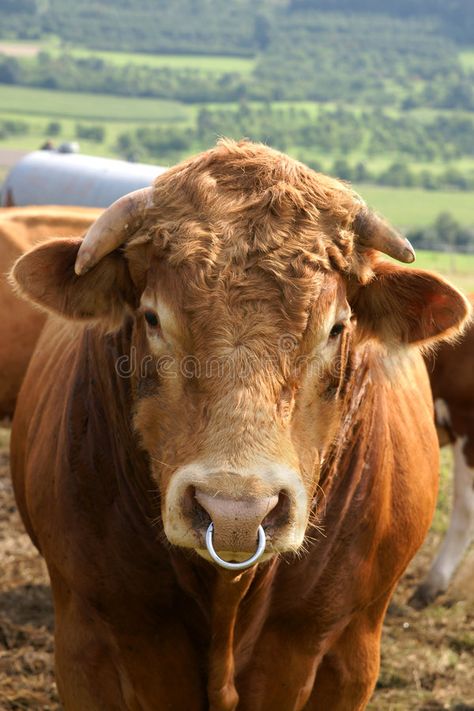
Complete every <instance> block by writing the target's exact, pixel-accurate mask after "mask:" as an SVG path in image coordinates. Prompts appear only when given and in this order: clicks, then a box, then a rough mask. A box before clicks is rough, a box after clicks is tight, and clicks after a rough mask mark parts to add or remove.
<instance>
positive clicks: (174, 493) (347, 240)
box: [12, 142, 468, 711]
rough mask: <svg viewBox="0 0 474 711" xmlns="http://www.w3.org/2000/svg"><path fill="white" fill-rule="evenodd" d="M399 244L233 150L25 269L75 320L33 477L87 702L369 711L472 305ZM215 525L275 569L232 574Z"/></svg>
mask: <svg viewBox="0 0 474 711" xmlns="http://www.w3.org/2000/svg"><path fill="white" fill-rule="evenodd" d="M377 250H380V251H384V252H386V253H388V254H390V255H392V256H394V257H396V258H398V259H399V260H402V261H407V262H409V261H412V259H413V251H412V249H411V247H410V245H409V243H407V242H406V241H405V240H403V239H402V238H400V237H399V236H397V235H396V234H395V233H394V232H393V231H392V230H391V229H390V228H389V227H388V226H387V225H386V224H385V223H383V222H382V221H381V220H380V219H379V218H376V217H375V216H374V215H372V214H371V213H370V212H369V211H368V209H367V208H366V206H365V205H364V204H363V203H362V202H361V200H360V198H358V196H357V195H355V194H354V193H353V192H352V191H351V190H350V189H349V188H348V187H346V186H344V185H342V184H341V183H338V182H337V181H334V180H331V179H329V178H327V177H325V176H322V175H318V174H316V173H314V172H312V171H311V170H309V169H308V168H306V167H305V166H303V165H301V164H299V163H297V162H295V161H293V160H291V159H289V158H288V157H286V156H284V155H282V154H279V153H276V152H274V151H271V150H270V149H268V148H265V147H263V146H257V145H252V144H247V143H243V144H234V143H231V142H222V143H220V144H219V145H218V146H217V147H216V148H215V149H213V150H211V151H208V152H207V153H205V154H202V155H200V156H198V157H196V158H194V159H191V160H189V161H186V162H185V163H183V164H180V165H178V166H176V167H175V168H173V169H171V170H170V171H169V172H167V173H166V174H164V175H162V176H160V178H159V179H158V180H157V181H156V183H155V186H154V189H153V190H145V191H140V192H139V193H138V194H135V195H133V196H129V197H127V198H125V199H123V200H120V201H119V202H118V203H117V204H115V205H114V206H112V207H111V208H110V209H109V210H107V211H106V212H105V213H104V215H103V216H101V217H100V218H99V219H98V220H97V222H96V223H94V225H93V226H92V228H91V229H90V230H89V232H88V234H87V235H86V237H85V239H84V241H83V242H82V244H81V241H80V240H73V239H69V240H56V241H54V242H51V243H46V244H44V245H42V246H40V247H38V248H36V249H35V250H33V251H31V252H30V253H28V254H27V255H25V256H24V257H22V258H21V259H20V260H19V261H18V262H17V264H16V267H15V269H14V272H13V274H14V280H15V282H16V284H17V287H18V288H19V289H20V290H21V292H22V293H23V294H24V295H25V296H26V297H27V298H29V299H30V300H32V301H33V302H35V303H36V304H38V305H40V306H42V307H43V308H45V309H46V310H48V311H49V312H50V313H51V314H53V316H52V317H51V320H50V321H49V322H48V324H47V325H46V327H45V329H44V331H43V333H42V336H41V338H40V341H39V344H38V349H37V351H36V353H35V356H34V358H33V359H32V361H31V364H30V367H29V370H28V374H27V376H26V379H25V381H24V384H23V386H22V391H21V393H20V397H19V402H18V407H17V411H16V414H15V420H14V424H13V431H12V471H13V478H14V486H15V491H16V496H17V501H18V505H19V508H20V511H21V513H22V516H23V520H24V522H25V526H26V527H27V529H28V531H29V533H30V535H31V537H32V539H33V541H35V543H36V545H37V546H38V547H39V549H40V550H41V552H42V553H43V555H44V556H45V558H46V560H47V563H48V569H49V572H50V576H51V583H52V589H53V595H54V605H55V612H56V625H55V635H56V674H57V680H58V686H59V690H60V693H61V696H62V698H63V701H64V704H65V707H66V709H68V710H70V709H77V710H78V711H79V710H80V711H83V709H91V710H94V709H100V710H101V711H102V709H104V708H106V709H109V708H110V709H112V708H114V709H129V708H141V709H150V710H151V709H156V708H160V709H161V708H163V709H165V708H169V709H173V710H176V711H180V710H183V711H204V709H208V708H209V709H212V711H232V710H233V709H236V708H239V709H241V710H242V711H250V710H253V709H261V710H262V711H263V710H267V711H270V710H271V711H300V710H301V709H303V708H304V709H307V710H309V709H311V710H313V709H324V710H326V709H328V708H330V709H331V711H355V710H356V709H363V708H364V707H365V705H366V703H367V701H368V699H369V697H370V695H371V692H372V689H373V687H374V684H375V680H376V678H377V673H378V666H379V645H380V634H381V627H382V621H383V617H384V613H385V610H386V607H387V604H388V601H389V599H390V596H391V593H392V591H393V589H394V586H395V584H396V582H397V580H398V578H399V577H400V575H401V574H402V572H403V570H404V569H405V567H406V565H407V563H408V561H409V560H410V558H411V557H412V556H413V554H414V553H415V551H416V550H417V548H418V547H419V545H420V544H421V542H422V541H423V538H424V536H425V534H426V531H427V529H428V527H429V524H430V521H431V517H432V513H433V510H434V506H435V500H436V487H437V477H438V447H437V441H436V433H435V428H434V424H433V412H432V403H431V393H430V390H429V383H428V378H427V375H426V369H425V368H424V365H423V361H422V358H421V355H420V353H419V352H418V347H419V346H420V345H421V346H423V345H425V344H428V343H432V342H434V341H436V340H438V339H440V338H443V337H445V336H446V335H452V334H453V333H455V332H456V330H457V329H458V328H459V327H460V326H461V325H462V323H463V322H464V320H465V319H466V317H467V314H468V304H467V302H466V301H465V299H464V298H463V297H462V295H461V294H460V293H459V292H457V291H456V290H455V289H454V288H453V287H451V286H450V285H449V284H447V282H445V281H444V280H443V279H441V278H439V277H437V276H435V275H433V274H430V273H427V272H421V271H418V270H412V269H406V268H402V267H400V266H395V265H393V264H390V263H388V262H386V261H382V260H381V259H380V258H379V256H378V254H377ZM58 316H60V317H62V318H63V319H65V321H61V320H60V318H58ZM94 324H95V325H94ZM125 376H127V377H125ZM211 524H214V534H213V535H214V539H213V540H214V546H215V548H216V549H217V552H218V555H219V556H220V558H221V560H222V559H226V560H227V561H228V562H231V563H235V562H239V561H242V559H244V560H245V559H246V558H248V556H249V554H251V553H252V552H253V551H254V549H255V545H256V539H257V535H259V536H260V534H259V533H258V532H259V531H260V529H261V530H262V531H264V534H265V536H266V539H267V545H266V549H265V553H264V556H263V557H262V558H261V562H260V563H259V564H258V565H254V566H252V567H250V568H249V569H247V570H245V571H244V572H241V571H238V572H235V571H228V570H225V569H222V568H221V567H218V566H214V565H212V564H210V563H209V554H208V552H209V551H210V547H209V544H207V543H206V540H207V539H206V531H207V532H209V530H211V531H212V529H211Z"/></svg>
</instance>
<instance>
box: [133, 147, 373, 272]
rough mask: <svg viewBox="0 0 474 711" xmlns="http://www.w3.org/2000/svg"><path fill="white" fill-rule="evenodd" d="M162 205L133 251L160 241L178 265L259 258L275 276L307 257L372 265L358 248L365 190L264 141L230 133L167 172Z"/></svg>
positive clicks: (313, 263)
mask: <svg viewBox="0 0 474 711" xmlns="http://www.w3.org/2000/svg"><path fill="white" fill-rule="evenodd" d="M154 204H155V206H156V207H155V209H152V210H150V211H149V213H148V215H147V220H146V223H145V225H144V229H143V230H141V232H140V236H137V237H135V239H133V240H132V241H131V242H130V245H129V254H130V256H131V254H132V253H133V251H134V246H138V245H139V244H141V245H143V243H144V242H146V241H152V242H153V244H154V246H155V250H154V251H155V253H156V251H158V252H161V253H162V255H163V256H165V254H166V257H167V259H168V260H169V262H170V263H171V264H173V265H174V266H180V265H191V264H193V265H194V266H197V265H198V264H200V265H201V266H202V267H204V266H205V265H206V266H207V268H208V269H211V268H212V267H214V268H223V267H224V265H234V266H235V267H241V268H245V267H247V266H249V265H252V264H253V263H255V261H256V260H258V261H259V264H260V266H261V267H263V266H264V265H265V263H266V265H267V268H268V269H269V270H271V271H273V272H274V274H275V276H277V273H280V274H281V276H283V273H284V272H285V273H287V272H288V268H289V266H290V265H292V269H295V268H297V265H298V264H300V267H301V266H302V265H303V264H304V265H305V269H307V268H308V267H312V269H313V270H314V269H322V270H336V271H339V272H342V273H344V272H346V273H347V272H351V273H353V274H357V275H358V276H359V277H363V272H364V271H365V272H366V271H367V268H368V267H369V264H368V262H367V260H366V259H362V258H361V256H360V254H358V253H357V251H356V250H355V248H354V232H353V230H352V227H351V226H352V223H353V221H354V218H355V215H356V214H357V211H358V210H359V209H360V204H361V203H360V199H359V198H358V196H357V195H356V194H355V193H354V192H353V191H352V190H351V188H350V187H349V186H347V185H345V184H344V183H341V182H340V181H337V180H334V179H332V178H329V177H328V176H325V175H321V174H319V173H316V172H314V171H313V170H311V169H310V168H308V167H307V166H305V165H303V164H302V163H299V162H298V161H296V160H293V159H292V158H289V157H288V156H286V155H284V154H282V153H279V152H278V151H275V150H272V149H270V148H268V147H267V146H264V145H262V144H255V143H250V142H248V141H241V142H238V143H237V142H234V141H230V140H227V139H222V140H221V141H219V143H218V144H217V145H216V146H215V147H214V148H212V149H210V150H209V151H207V152H205V153H202V154H200V155H199V156H197V157H194V158H191V159H189V160H187V161H185V162H183V163H181V164H179V165H177V166H176V167H174V168H171V169H170V170H169V171H167V172H166V173H164V174H163V175H161V176H160V177H159V178H158V179H157V180H156V182H155V185H154ZM270 257H271V259H270ZM287 276H288V274H287ZM294 276H295V274H294Z"/></svg>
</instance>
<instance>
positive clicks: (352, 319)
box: [13, 142, 467, 560]
mask: <svg viewBox="0 0 474 711" xmlns="http://www.w3.org/2000/svg"><path fill="white" fill-rule="evenodd" d="M377 252H385V253H386V254H388V255H390V256H392V257H394V258H395V259H398V260H400V261H403V262H412V261H413V260H414V253H413V250H412V248H411V246H410V244H409V243H408V242H407V241H406V240H405V239H403V237H401V236H400V235H398V234H397V233H396V232H394V230H393V229H392V228H390V227H389V226H388V225H387V224H386V223H385V222H383V221H382V220H381V219H380V218H378V217H376V216H375V215H374V214H373V213H372V212H370V211H369V210H368V208H367V207H366V206H365V204H364V203H363V202H362V201H361V199H360V198H359V197H358V196H357V195H356V194H355V193H353V192H352V190H350V188H348V187H347V186H345V185H343V184H341V183H339V182H337V181H334V180H331V179H329V178H327V177H325V176H322V175H318V174H316V173H314V172H312V171H311V170H309V169H308V168H306V167H305V166H303V165H301V164H299V163H297V162H295V161H293V160H291V159H289V158H287V157H286V156H283V155H281V154H279V153H276V152H274V151H271V150H269V149H267V148H265V147H263V146H256V145H252V144H249V143H243V144H234V143H231V142H222V143H221V144H219V145H218V146H217V147H216V148H215V149H213V150H211V151H209V152H207V153H205V154H203V155H201V156H198V157H197V158H194V159H192V160H190V161H187V162H185V163H183V164H181V165H179V166H177V167H176V168H174V169H172V170H170V171H169V172H168V173H166V174H164V175H162V176H160V177H159V178H158V179H157V181H156V183H155V185H154V187H153V188H149V189H145V190H141V191H138V192H136V193H133V194H131V195H128V196H126V197H124V198H122V199H120V200H119V201H117V202H116V203H115V204H114V205H112V206H111V207H110V208H109V209H108V210H106V211H105V213H103V215H102V216H101V217H100V218H99V219H98V220H97V221H96V222H95V224H94V225H93V226H92V227H91V229H90V230H89V232H88V233H87V235H86V236H85V238H84V240H83V242H82V244H81V242H80V240H55V241H52V242H50V243H48V244H43V245H42V246H40V247H38V248H37V249H35V250H33V251H32V252H30V253H29V254H27V255H26V256H25V257H23V258H22V259H20V260H19V262H18V263H17V265H16V266H15V269H14V272H13V277H14V280H15V281H16V283H17V285H18V286H19V288H20V290H21V291H22V292H23V293H24V294H25V295H26V296H27V297H28V298H29V299H31V300H33V301H35V302H37V303H38V304H40V305H41V306H43V307H44V308H46V309H48V310H50V311H52V312H54V313H59V314H61V315H63V316H65V317H66V318H69V319H83V320H95V321H103V322H105V323H106V324H108V325H109V326H110V324H113V327H117V326H118V325H120V324H121V323H122V322H123V320H124V319H125V318H129V319H130V318H132V319H133V321H134V329H133V338H132V348H133V349H134V351H133V352H134V363H135V365H136V367H135V370H134V373H133V376H132V377H133V387H132V392H133V397H134V399H135V406H134V424H135V427H136V429H137V431H138V432H139V433H140V435H141V439H142V442H143V446H144V447H145V449H146V450H147V452H148V453H149V456H150V463H151V469H152V473H153V477H154V479H155V480H156V483H157V485H158V486H159V488H160V490H161V495H162V498H161V500H162V517H163V523H164V529H165V533H166V535H167V537H168V539H169V540H170V542H171V543H173V544H176V545H178V546H185V547H189V548H194V549H196V550H197V551H199V552H201V553H203V551H204V549H205V544H204V536H205V534H206V530H207V529H208V527H209V524H210V522H212V523H213V525H214V546H215V548H216V549H217V550H218V551H219V552H220V554H221V555H222V556H223V557H230V558H232V559H234V560H239V559H242V558H248V555H249V553H251V552H253V551H254V550H255V547H256V541H257V537H258V536H257V534H258V532H259V531H260V532H261V531H262V530H263V531H265V533H266V536H267V549H266V550H267V553H269V554H271V553H274V552H278V551H288V550H297V549H298V548H299V547H300V546H301V544H302V541H303V539H304V536H305V532H306V530H307V526H308V519H309V515H310V510H311V502H312V500H313V497H314V495H315V492H316V488H317V485H318V478H319V475H320V468H321V463H322V460H323V458H324V456H325V452H326V451H327V450H328V448H329V447H330V445H331V443H332V442H333V440H334V438H335V437H336V436H337V434H338V431H339V427H340V424H341V417H342V415H341V413H342V405H343V403H344V398H345V397H346V395H345V393H346V391H347V388H348V384H349V383H350V381H351V378H352V377H353V376H352V373H353V372H354V369H357V367H361V366H360V362H359V364H358V359H359V361H360V360H361V359H362V360H363V358H364V353H365V352H366V350H364V349H366V344H367V341H368V340H371V341H373V342H378V343H379V344H382V345H384V344H385V346H387V348H388V349H389V350H392V351H393V349H397V348H398V349H399V348H400V347H405V346H406V345H408V344H425V343H429V342H431V341H434V340H436V339H437V338H439V337H440V336H441V335H442V334H445V333H446V332H448V333H449V332H451V331H455V330H456V329H457V327H458V326H459V324H460V323H461V322H462V321H463V319H465V318H466V315H467V305H466V302H465V300H464V298H463V297H462V296H461V295H460V294H459V293H458V292H457V291H456V290H455V289H453V288H452V287H451V286H449V285H448V284H447V283H446V282H445V281H444V280H442V279H441V278H440V277H437V276H435V275H433V274H429V273H426V272H422V271H415V270H413V269H411V268H406V267H400V266H396V265H395V264H393V263H391V262H388V261H387V260H382V259H380V257H379V256H378V254H377ZM260 527H261V528H260Z"/></svg>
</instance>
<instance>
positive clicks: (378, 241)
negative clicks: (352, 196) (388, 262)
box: [352, 205, 415, 264]
mask: <svg viewBox="0 0 474 711" xmlns="http://www.w3.org/2000/svg"><path fill="white" fill-rule="evenodd" d="M352 228H353V230H354V232H355V234H356V236H357V244H358V245H359V246H361V247H362V248H369V249H377V250H378V251H379V252H383V253H384V254H388V255H389V256H390V257H393V258H394V259H398V261H399V262H406V263H408V264H409V263H411V262H414V261H415V250H414V249H413V247H412V246H411V244H410V242H409V241H408V240H407V239H405V237H403V236H402V235H401V234H399V233H398V232H397V231H396V230H394V228H393V227H391V226H390V225H389V224H388V223H387V222H385V220H383V219H382V218H381V217H379V216H378V215H376V214H375V213H374V212H371V210H369V208H368V207H367V206H366V205H364V206H363V207H362V208H361V210H360V211H359V212H358V213H357V215H356V217H355V219H354V222H353V224H352Z"/></svg>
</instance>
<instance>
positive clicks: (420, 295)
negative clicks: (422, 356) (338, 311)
mask: <svg viewBox="0 0 474 711" xmlns="http://www.w3.org/2000/svg"><path fill="white" fill-rule="evenodd" d="M374 271H375V277H374V278H373V279H372V281H370V282H369V283H368V284H366V285H365V286H360V285H359V286H358V287H355V288H353V289H350V290H349V291H350V293H349V297H350V302H351V307H352V310H353V312H354V313H355V314H356V317H357V324H358V328H359V329H362V335H365V336H376V337H377V338H379V339H380V340H381V341H383V342H385V343H387V344H396V343H406V344H409V343H413V344H416V343H418V344H428V343H430V342H434V341H436V340H439V339H442V338H443V337H444V338H446V337H449V336H452V335H454V334H455V333H456V332H457V331H458V330H459V329H460V328H461V327H462V325H463V323H464V322H465V321H466V319H467V318H468V316H469V314H470V310H471V309H470V305H469V302H468V301H467V299H466V298H465V297H464V296H463V295H462V294H461V292H459V291H458V290H457V289H456V288H455V287H454V286H452V285H451V284H449V283H448V282H447V281H445V280H444V279H443V278H442V277H440V276H438V275H436V274H433V273H431V272H427V271H422V270H418V269H412V268H408V267H400V266H398V265H395V264H392V263H390V262H379V263H378V264H377V265H376V266H375V269H374ZM351 292H352V293H351Z"/></svg>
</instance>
